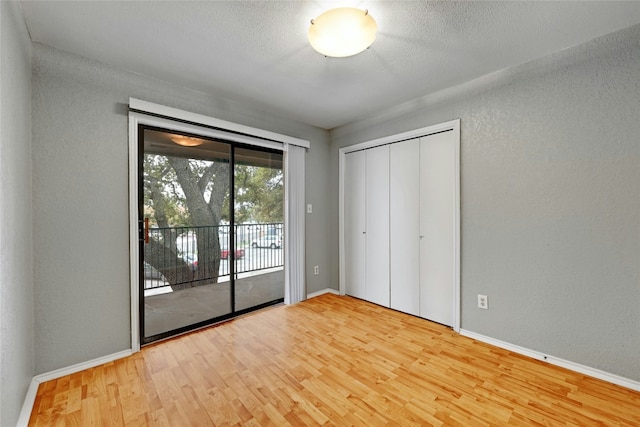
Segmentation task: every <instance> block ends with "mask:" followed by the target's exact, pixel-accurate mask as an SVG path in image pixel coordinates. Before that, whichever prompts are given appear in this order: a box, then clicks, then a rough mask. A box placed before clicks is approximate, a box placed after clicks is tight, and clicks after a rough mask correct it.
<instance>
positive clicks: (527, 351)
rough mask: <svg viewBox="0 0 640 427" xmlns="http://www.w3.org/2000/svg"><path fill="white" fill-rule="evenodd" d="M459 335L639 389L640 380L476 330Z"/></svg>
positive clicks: (461, 331)
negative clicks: (512, 342)
mask: <svg viewBox="0 0 640 427" xmlns="http://www.w3.org/2000/svg"><path fill="white" fill-rule="evenodd" d="M460 335H464V336H465V337H468V338H472V339H474V340H477V341H482V342H484V343H487V344H491V345H494V346H496V347H500V348H503V349H505V350H509V351H512V352H514V353H518V354H522V355H523V356H528V357H531V358H532V359H536V360H540V361H543V362H547V363H550V364H551V365H555V366H560V367H562V368H566V369H569V370H570V371H574V372H578V373H580V374H584V375H588V376H590V377H594V378H598V379H600V380H603V381H607V382H610V383H612V384H616V385H619V386H622V387H626V388H629V389H631V390H635V391H640V381H635V380H632V379H629V378H624V377H621V376H619V375H616V374H611V373H609V372H605V371H601V370H600V369H596V368H592V367H590V366H585V365H581V364H579V363H575V362H571V361H569V360H565V359H560V358H558V357H553V356H549V355H547V354H544V353H540V352H538V351H535V350H530V349H528V348H525V347H520V346H519V345H515V344H511V343H508V342H505V341H500V340H497V339H495V338H491V337H487V336H485V335H481V334H478V333H476V332H472V331H468V330H465V329H461V330H460Z"/></svg>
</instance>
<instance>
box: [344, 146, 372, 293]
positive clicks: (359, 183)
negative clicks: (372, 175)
mask: <svg viewBox="0 0 640 427" xmlns="http://www.w3.org/2000/svg"><path fill="white" fill-rule="evenodd" d="M366 157H367V155H366V152H365V151H355V152H353V153H349V154H347V155H346V156H345V164H344V166H345V167H344V194H345V197H344V249H345V254H344V256H345V291H346V294H347V295H351V296H354V297H356V298H362V299H365V297H366V294H365V242H366V234H365V233H366V225H365V164H366Z"/></svg>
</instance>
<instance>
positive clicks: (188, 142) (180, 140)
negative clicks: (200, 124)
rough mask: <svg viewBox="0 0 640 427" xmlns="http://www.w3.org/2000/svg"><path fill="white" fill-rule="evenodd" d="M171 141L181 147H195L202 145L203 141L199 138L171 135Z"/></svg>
mask: <svg viewBox="0 0 640 427" xmlns="http://www.w3.org/2000/svg"><path fill="white" fill-rule="evenodd" d="M171 141H172V142H173V143H175V144H178V145H182V146H183V147H197V146H198V145H202V144H204V141H203V140H202V139H200V138H194V137H192V136H184V135H172V136H171Z"/></svg>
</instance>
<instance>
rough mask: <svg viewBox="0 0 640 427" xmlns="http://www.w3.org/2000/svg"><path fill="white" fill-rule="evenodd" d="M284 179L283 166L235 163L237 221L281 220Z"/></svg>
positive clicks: (282, 218)
mask: <svg viewBox="0 0 640 427" xmlns="http://www.w3.org/2000/svg"><path fill="white" fill-rule="evenodd" d="M283 180H284V176H283V173H282V169H271V168H266V167H256V166H245V165H239V166H236V169H235V186H236V200H235V202H236V212H235V216H236V222H237V223H245V222H283V221H284V216H283V200H284V183H283Z"/></svg>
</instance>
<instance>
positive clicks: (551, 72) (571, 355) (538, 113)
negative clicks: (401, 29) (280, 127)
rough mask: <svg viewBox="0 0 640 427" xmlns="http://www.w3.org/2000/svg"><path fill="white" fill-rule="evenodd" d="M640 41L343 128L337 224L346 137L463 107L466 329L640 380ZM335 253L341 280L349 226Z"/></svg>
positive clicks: (579, 52) (395, 128) (638, 35)
mask: <svg viewBox="0 0 640 427" xmlns="http://www.w3.org/2000/svg"><path fill="white" fill-rule="evenodd" d="M638 40H640V26H635V27H632V28H630V29H627V30H624V31H622V32H619V33H616V34H612V35H608V36H605V37H603V38H600V39H597V40H594V41H591V42H589V43H587V44H584V45H581V46H577V47H574V48H572V49H569V50H566V51H564V52H560V53H558V54H554V55H552V56H550V57H546V58H543V59H540V60H536V61H533V62H530V63H527V64H524V65H521V66H518V67H515V68H513V69H510V70H506V71H503V72H499V73H495V74H492V75H489V76H486V77H484V78H481V79H478V80H476V81H473V82H470V83H468V84H465V85H462V86H460V87H456V88H453V89H450V90H447V91H444V92H442V93H438V94H435V95H432V96H428V97H424V98H420V99H417V100H415V101H413V102H410V103H407V104H403V105H400V106H397V107H394V108H392V109H389V110H387V111H384V112H381V113H380V114H378V115H376V116H375V117H371V118H368V119H366V120H362V121H359V122H355V123H352V124H349V125H346V126H342V127H340V128H337V129H334V130H332V131H331V134H330V135H331V153H330V155H331V159H330V161H331V169H330V179H331V181H330V184H329V185H330V187H329V188H330V191H331V192H332V193H333V194H335V196H334V197H332V199H331V205H330V213H329V215H330V220H329V227H330V229H333V230H337V228H338V208H337V206H338V205H337V203H338V197H337V193H338V179H337V176H338V173H337V171H338V149H339V148H340V147H343V146H346V145H351V144H355V143H359V142H363V141H368V140H372V139H375V138H379V137H382V136H387V135H393V134H396V133H399V132H403V131H408V130H411V129H416V128H420V127H424V126H428V125H432V124H436V123H440V122H444V121H448V120H452V119H458V118H460V119H461V264H462V271H461V273H462V274H461V287H462V307H461V310H462V328H463V329H467V330H470V331H473V332H476V333H479V334H482V335H485V336H489V337H492V338H495V339H499V340H502V341H505V342H508V343H512V344H516V345H519V346H522V347H525V348H528V349H531V350H536V351H539V352H542V353H545V354H547V355H551V356H555V357H558V358H562V359H566V360H569V361H573V362H576V363H579V364H582V365H586V366H589V367H592V368H597V369H601V370H603V371H606V372H609V373H613V374H617V375H620V376H622V377H626V378H629V379H632V380H636V381H640V357H638V355H639V354H640V333H638V331H639V330H640V305H639V302H640V221H639V218H640V167H639V165H640V44H639V43H638ZM425 78H428V76H425ZM329 252H330V253H331V254H332V257H331V259H330V263H331V266H330V278H331V280H330V282H331V283H333V284H335V289H337V283H338V253H337V252H338V243H337V231H336V232H335V233H332V235H331V240H330V242H329ZM477 294H485V295H488V297H489V310H488V311H486V310H480V309H478V308H477V307H476V301H477V300H476V296H477Z"/></svg>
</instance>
